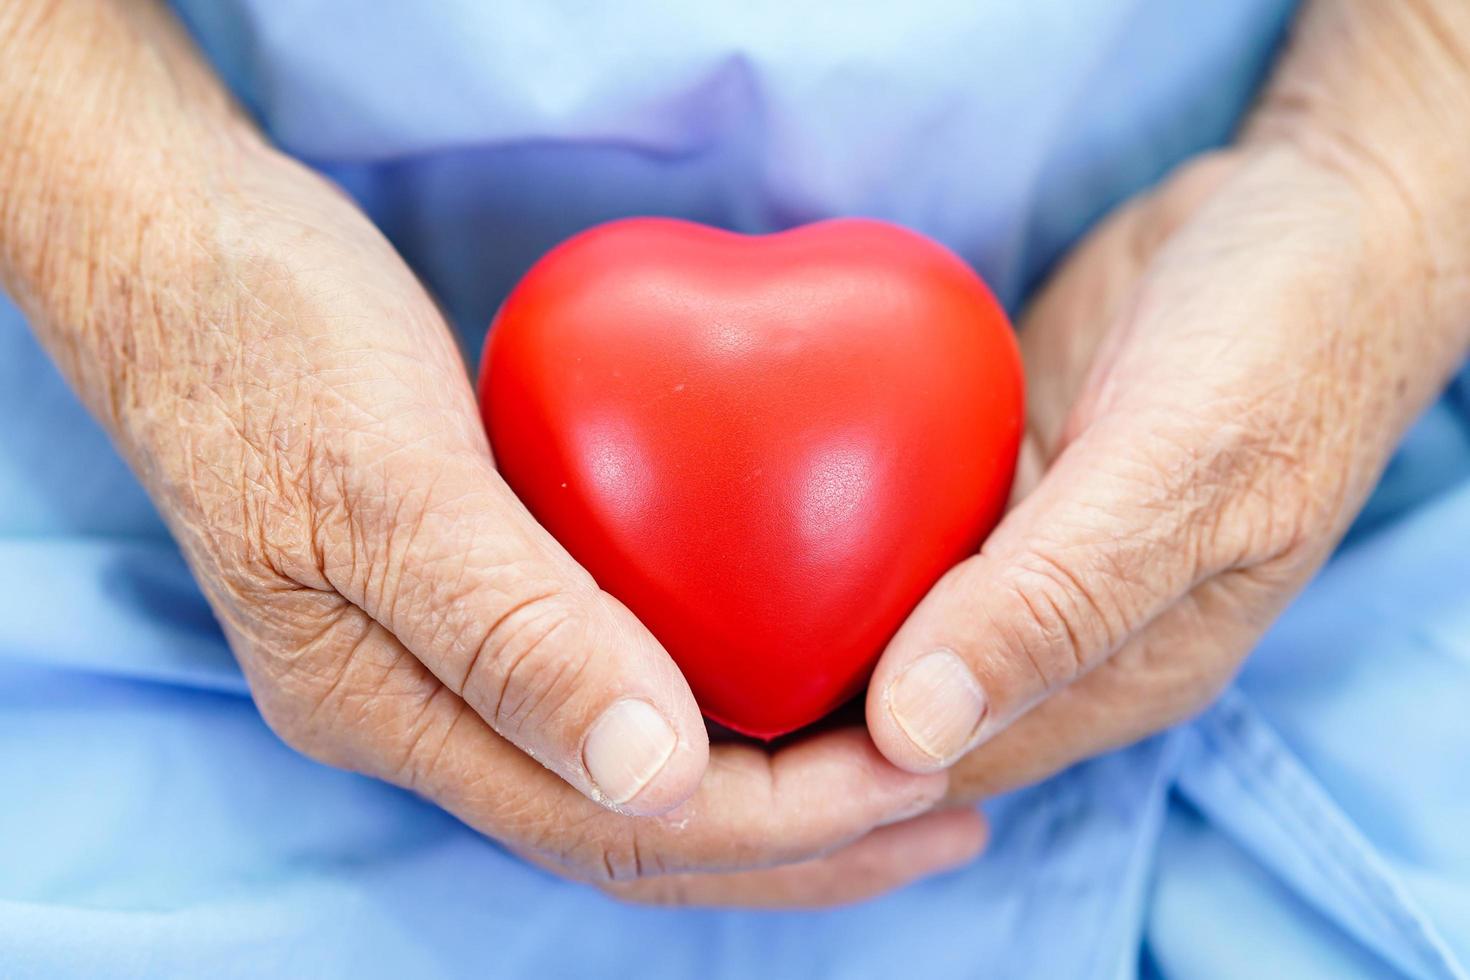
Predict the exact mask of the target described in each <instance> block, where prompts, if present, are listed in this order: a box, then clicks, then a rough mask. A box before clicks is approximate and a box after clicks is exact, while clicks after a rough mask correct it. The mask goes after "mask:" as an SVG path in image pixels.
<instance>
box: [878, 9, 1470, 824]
mask: <svg viewBox="0 0 1470 980" xmlns="http://www.w3.org/2000/svg"><path fill="white" fill-rule="evenodd" d="M1411 8H1416V9H1411ZM1300 31H1301V34H1302V37H1301V39H1300V40H1299V41H1298V44H1297V47H1296V49H1295V50H1294V51H1293V52H1292V55H1291V56H1290V57H1289V58H1288V61H1287V64H1286V66H1285V68H1284V69H1283V70H1282V71H1281V72H1280V74H1279V75H1278V78H1277V79H1276V80H1275V82H1274V84H1273V86H1272V88H1271V90H1270V92H1269V93H1268V96H1267V98H1266V100H1265V101H1264V103H1263V104H1262V105H1261V106H1260V107H1259V108H1258V109H1257V110H1256V112H1255V114H1254V115H1253V117H1252V119H1251V121H1250V125H1249V127H1248V128H1247V130H1246V132H1245V133H1244V134H1243V135H1242V137H1241V139H1240V141H1239V143H1238V144H1237V145H1236V146H1235V147H1233V148H1232V149H1230V150H1228V151H1225V152H1222V153H1218V154H1215V155H1210V156H1206V157H1204V158H1201V159H1199V160H1196V161H1194V162H1192V163H1190V164H1188V165H1186V166H1184V167H1182V168H1181V169H1180V170H1179V171H1178V172H1176V173H1175V174H1173V175H1171V176H1170V177H1169V178H1168V179H1167V180H1166V181H1165V182H1164V183H1163V184H1162V185H1161V186H1160V187H1159V188H1157V189H1156V190H1154V191H1152V192H1150V193H1148V194H1145V195H1143V196H1142V197H1140V198H1139V199H1138V200H1135V201H1133V202H1131V203H1130V204H1128V205H1127V206H1125V207H1123V208H1121V209H1120V210H1119V211H1118V212H1116V213H1115V214H1114V215H1113V216H1112V217H1111V218H1110V219H1109V220H1108V221H1106V222H1104V223H1103V224H1102V225H1101V226H1100V227H1099V228H1098V229H1097V230H1096V231H1094V232H1093V233H1092V234H1091V235H1090V236H1089V237H1088V238H1087V240H1085V241H1084V242H1083V243H1082V244H1081V245H1080V246H1079V247H1078V248H1077V249H1076V250H1075V251H1074V252H1073V253H1072V255H1071V256H1069V258H1068V259H1067V261H1066V262H1064V263H1063V265H1062V267H1061V268H1060V269H1059V271H1058V272H1057V274H1056V275H1055V276H1054V277H1053V279H1052V281H1051V282H1050V283H1049V284H1048V285H1047V286H1046V288H1045V289H1044V290H1043V291H1042V292H1041V294H1040V295H1039V296H1038V297H1037V299H1036V300H1035V302H1034V303H1033V304H1032V306H1031V308H1030V309H1029V311H1028V314H1027V316H1026V317H1025V318H1024V321H1023V323H1022V326H1021V340H1022V347H1023V352H1024V357H1025V362H1026V365H1027V380H1028V392H1029V399H1030V404H1029V406H1028V415H1029V418H1028V435H1027V439H1026V442H1025V446H1024V449H1023V457H1022V466H1021V471H1020V474H1019V477H1018V485H1017V487H1016V490H1015V493H1014V495H1013V504H1014V507H1013V509H1012V510H1011V511H1010V513H1009V514H1008V515H1007V517H1006V519H1005V520H1004V521H1003V522H1002V524H1001V526H1000V527H999V528H997V530H996V531H995V532H994V533H993V534H992V536H991V537H990V539H989V540H988V541H987V542H986V543H985V545H984V547H983V548H982V551H981V554H980V555H979V556H977V557H976V558H973V559H971V560H969V561H967V562H965V563H962V564H961V565H960V566H958V567H957V568H955V569H954V570H953V571H951V572H950V574H949V575H947V576H946V577H945V579H944V580H943V581H941V582H940V583H939V584H938V585H937V586H936V587H935V589H934V590H933V592H932V593H931V594H930V595H929V596H928V597H927V598H926V599H925V600H924V601H923V603H921V604H920V606H919V608H918V609H917V610H916V611H915V612H914V614H913V615H912V617H911V618H910V620H909V621H908V623H906V624H905V626H904V627H903V628H902V630H901V631H900V632H899V634H898V636H897V637H895V639H894V641H893V642H892V644H891V645H890V647H889V649H888V651H887V652H886V653H885V655H884V658H883V660H882V661H881V663H880V665H879V667H878V669H877V671H876V673H875V675H874V679H873V682H872V685H871V686H870V688H869V696H868V722H869V727H870V729H871V730H872V732H873V735H874V739H875V741H876V742H877V743H878V745H879V747H880V748H881V749H882V751H883V752H884V753H885V755H887V756H888V757H889V758H890V759H892V760H893V761H894V762H896V763H898V764H899V765H902V766H904V767H905V768H908V769H911V770H913V771H933V770H935V769H938V768H940V767H943V766H945V765H948V764H951V763H955V768H954V770H953V776H954V780H953V783H952V793H953V796H954V798H955V799H976V798H983V797H985V796H987V795H991V794H994V793H997V792H1000V791H1003V790H1006V789H1009V788H1014V787H1016V786H1019V785H1023V784H1026V783H1029V782H1032V781H1035V780H1037V779H1040V778H1042V777H1044V776H1047V775H1049V774H1051V773H1053V772H1056V771H1057V770H1059V769H1061V768H1063V767H1064V766H1066V765H1068V764H1070V763H1072V762H1075V761H1077V760H1079V759H1084V758H1088V757H1090V756H1093V755H1096V754H1098V753H1100V752H1103V751H1106V750H1108V749H1111V748H1115V747H1118V746H1121V745H1126V744H1128V743H1130V742H1133V741H1135V740H1137V739H1139V738H1141V737H1143V736H1146V735H1149V734H1152V733H1154V732H1156V731H1158V730H1160V729H1161V728H1164V727H1166V726H1168V725H1170V724H1173V723H1175V722H1178V721H1180V720H1182V719H1184V718H1187V717H1189V716H1190V715H1192V714H1194V713H1196V712H1198V711H1199V710H1200V709H1201V708H1203V707H1204V706H1205V705H1206V704H1208V702H1209V701H1210V700H1211V699H1212V698H1213V697H1214V696H1215V695H1216V694H1217V693H1218V692H1219V691H1220V690H1221V689H1222V687H1223V686H1224V685H1225V684H1226V683H1228V681H1229V680H1230V678H1231V677H1232V676H1233V675H1234V673H1235V672H1236V670H1237V669H1238V668H1239V666H1240V663H1241V661H1242V660H1243V659H1244V657H1245V656H1246V654H1247V653H1248V652H1249V651H1250V649H1251V647H1252V646H1253V645H1254V644H1255V642H1256V641H1257V640H1258V639H1259V637H1260V635H1261V633H1262V632H1263V631H1264V630H1265V628H1266V627H1267V626H1268V625H1269V624H1270V623H1271V621H1272V620H1273V619H1274V618H1275V617H1276V616H1277V615H1278V614H1279V613H1280V611H1281V610H1282V608H1283V607H1284V606H1285V605H1286V603H1287V602H1289V601H1290V599H1291V598H1292V596H1294V595H1295V594H1296V593H1297V592H1298V591H1299V590H1300V589H1301V588H1302V586H1303V585H1304V584H1305V583H1306V581H1307V580H1308V579H1309V577H1310V576H1311V575H1312V574H1313V572H1315V571H1316V570H1317V568H1318V567H1319V566H1320V565H1321V564H1322V562H1323V561H1324V560H1325V559H1326V557H1327V556H1328V554H1329V553H1330V552H1331V550H1332V548H1333V547H1334V546H1335V545H1336V543H1337V542H1338V541H1339V540H1340V538H1341V536H1342V534H1343V533H1344V532H1345V530H1346V529H1347V527H1348V525H1349V524H1350V523H1351V521H1352V519H1353V517H1354V516H1355V515H1356V514H1357V513H1358V511H1359V509H1360V508H1361V507H1362V504H1363V502H1364V501H1365V499H1366V497H1367V495H1368V493H1369V491H1370V490H1371V489H1372V486H1373V484H1374V482H1375V481H1376V480H1377V478H1378V476H1379V475H1380V474H1381V472H1382V470H1383V468H1384V466H1385V464H1386V463H1387V460H1388V458H1389V456H1390V455H1391V453H1392V451H1393V448H1394V446H1395V444H1396V443H1397V441H1398V439H1399V438H1400V437H1401V435H1402V433H1403V431H1404V430H1405V429H1406V428H1407V426H1408V425H1409V423H1410V422H1411V421H1412V420H1413V419H1414V418H1415V417H1416V416H1417V414H1418V413H1419V412H1420V411H1422V410H1423V409H1424V408H1425V407H1426V405H1427V404H1428V403H1429V402H1430V400H1432V399H1433V398H1434V397H1435V396H1436V395H1437V394H1438V393H1439V392H1440V390H1441V389H1442V387H1443V385H1444V384H1445V382H1446V381H1447V380H1448V378H1449V377H1450V376H1451V375H1452V374H1453V373H1454V372H1455V371H1456V370H1457V369H1458V368H1459V366H1460V365H1461V364H1462V363H1463V362H1464V359H1465V357H1466V352H1467V342H1470V235H1467V234H1466V232H1465V228H1464V221H1463V218H1462V217H1461V216H1463V214H1465V213H1466V212H1465V206H1466V203H1467V202H1470V178H1467V177H1466V176H1465V174H1466V171H1465V170H1464V168H1463V166H1462V165H1461V164H1459V163H1457V162H1456V161H1464V160H1470V132H1467V131H1466V128H1465V126H1464V123H1463V120H1464V119H1465V118H1470V116H1467V115H1466V112H1467V111H1470V8H1465V7H1464V6H1463V5H1434V4H1427V3H1426V4H1419V5H1405V6H1403V7H1397V6H1395V7H1388V6H1382V5H1379V6H1374V5H1368V4H1352V3H1336V4H1332V3H1324V4H1318V5H1317V6H1315V7H1313V8H1312V9H1311V10H1310V11H1309V14H1308V16H1307V19H1306V22H1305V23H1304V24H1302V25H1301V27H1300ZM1355 54H1356V55H1358V57H1357V58H1356V59H1355V58H1354V57H1353V56H1354V55H1355ZM1406 68H1407V69H1409V70H1407V71H1406V70H1405V69H1406ZM1427 119H1434V120H1436V123H1435V124H1434V125H1432V126H1430V125H1426V124H1425V120H1427ZM1441 122H1442V125H1441ZM1426 134H1432V137H1431V138H1432V139H1433V140H1434V141H1435V145H1434V146H1433V147H1431V146H1430V145H1428V144H1427V143H1426V141H1425V136H1426ZM933 650H947V651H952V652H953V653H954V654H956V655H957V656H958V657H959V658H960V660H962V661H963V662H964V663H965V665H966V666H967V667H968V668H969V670H970V671H971V672H972V675H973V677H974V678H975V679H976V681H977V683H978V687H979V688H980V689H981V690H982V691H983V698H984V709H983V712H982V714H981V716H980V718H979V720H978V723H976V724H974V725H972V726H970V727H969V728H968V730H967V731H957V732H956V738H955V741H954V743H953V744H952V745H950V746H949V751H947V752H940V753H934V752H932V751H931V752H926V751H924V750H923V747H921V746H920V745H918V744H917V743H916V742H915V741H914V740H912V739H911V738H909V737H908V736H907V735H906V734H905V729H904V728H903V726H902V725H900V724H899V723H897V720H896V718H895V715H894V707H893V702H891V700H890V698H889V697H887V696H886V695H887V692H888V691H889V685H890V684H891V683H893V681H894V679H895V678H896V677H898V676H900V675H901V674H902V672H903V670H904V668H905V667H906V666H908V665H910V664H912V663H913V662H914V661H915V659H916V658H918V657H920V656H922V655H923V654H925V653H928V652H929V651H933ZM967 720H968V719H967ZM977 746H978V747H977ZM956 760H958V762H957V763H956Z"/></svg>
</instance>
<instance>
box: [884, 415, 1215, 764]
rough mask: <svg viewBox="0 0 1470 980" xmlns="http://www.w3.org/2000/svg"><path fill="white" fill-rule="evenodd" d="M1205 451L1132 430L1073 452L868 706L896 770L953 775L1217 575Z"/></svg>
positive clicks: (1128, 426)
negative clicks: (979, 749)
mask: <svg viewBox="0 0 1470 980" xmlns="http://www.w3.org/2000/svg"><path fill="white" fill-rule="evenodd" d="M1207 438H1208V437H1206V439H1207ZM1197 442H1198V437H1197V436H1195V435H1190V436H1185V435H1183V434H1179V433H1175V432H1172V431H1170V429H1169V428H1168V426H1167V424H1165V423H1163V422H1156V421H1154V420H1152V419H1148V418H1146V417H1145V418H1137V417H1129V416H1126V415H1125V416H1124V417H1123V419H1122V424H1115V423H1114V422H1112V421H1111V420H1110V421H1105V422H1103V423H1099V424H1097V425H1095V426H1094V427H1093V428H1091V429H1089V430H1088V431H1087V432H1085V433H1084V434H1083V435H1082V436H1081V437H1079V438H1078V439H1077V441H1075V442H1074V443H1072V445H1070V446H1069V447H1068V448H1067V449H1066V450H1065V451H1064V452H1063V454H1062V455H1061V456H1060V457H1059V458H1058V459H1057V461H1056V462H1055V463H1054V464H1053V466H1052V468H1051V469H1050V471H1049V472H1048V473H1047V475H1046V477H1045V478H1044V479H1043V480H1042V481H1041V482H1040V484H1039V485H1038V486H1037V488H1036V489H1035V490H1034V491H1033V492H1032V493H1031V494H1030V495H1029V496H1028V497H1027V498H1026V499H1024V500H1023V501H1021V502H1020V503H1019V504H1018V505H1017V506H1016V507H1015V508H1014V509H1013V510H1012V511H1011V512H1010V513H1009V514H1008V515H1007V516H1006V518H1005V519H1004V520H1003V521H1002V523H1001V525H1000V526H999V527H998V528H997V529H996V531H995V533H994V534H993V535H992V536H991V538H990V540H989V541H987V542H986V545H985V548H984V549H983V550H982V552H981V553H980V554H979V555H977V556H976V557H974V558H971V559H969V560H967V561H965V562H963V563H961V564H960V565H959V566H957V567H956V568H954V569H952V570H951V571H950V572H949V573H948V574H946V575H945V577H944V578H943V579H941V580H940V582H939V583H938V584H937V585H936V586H935V587H934V589H933V590H932V591H931V592H930V594H929V595H928V596H926V597H925V599H924V600H923V601H922V602H921V603H920V604H919V606H918V607H917V608H916V609H915V610H914V612H913V613H912V614H911V616H910V617H909V619H908V621H907V622H906V623H905V624H904V625H903V627H902V628H900V630H899V632H898V633H897V635H896V636H895V637H894V638H893V640H892V641H891V642H890V644H889V646H888V649H887V650H886V651H885V652H884V654H883V657H882V659H881V660H880V662H879V664H878V666H877V668H876V670H875V672H874V675H873V680H872V682H871V684H870V686H869V689H868V699H867V719H868V726H869V729H870V731H871V732H872V735H873V739H874V741H875V742H876V743H877V745H878V747H879V748H880V749H881V750H882V752H883V753H884V755H886V756H887V757H888V758H889V759H890V760H892V761H893V762H894V763H895V764H896V765H899V766H902V767H903V768H905V769H909V770H911V771H915V772H923V771H932V770H935V769H938V768H942V767H943V766H946V765H949V764H950V763H952V762H954V761H955V760H956V759H958V758H959V757H960V756H962V755H963V754H964V753H966V752H967V751H969V750H970V749H971V748H973V747H974V746H975V745H977V744H979V743H980V742H982V741H984V740H985V739H987V738H990V737H993V736H994V735H995V734H996V733H998V732H999V731H1001V730H1003V729H1004V728H1005V727H1006V726H1007V725H1008V724H1010V723H1011V721H1013V720H1014V719H1015V718H1016V717H1018V716H1019V715H1020V714H1021V713H1022V712H1024V711H1025V710H1027V709H1028V708H1029V707H1030V706H1031V705H1033V704H1035V703H1036V702H1037V701H1039V700H1040V699H1041V698H1043V697H1045V696H1046V695H1047V694H1048V693H1050V692H1052V691H1055V690H1057V689H1059V688H1061V687H1064V686H1065V685H1067V684H1069V683H1071V682H1072V681H1073V680H1075V679H1076V678H1077V677H1079V676H1081V675H1082V674H1085V673H1086V672H1087V671H1088V670H1090V669H1092V668H1093V667H1095V666H1096V665H1097V664H1098V663H1100V662H1102V661H1103V660H1104V659H1106V658H1107V657H1108V656H1109V655H1110V654H1111V653H1112V652H1113V651H1114V650H1115V649H1116V648H1117V647H1118V646H1119V645H1120V644H1121V643H1122V642H1123V641H1124V640H1125V639H1126V638H1127V637H1128V636H1130V635H1131V634H1132V633H1134V632H1135V631H1136V630H1138V629H1139V628H1141V627H1142V626H1144V625H1145V624H1147V623H1148V622H1149V621H1150V620H1152V619H1153V618H1154V617H1155V616H1156V615H1158V613H1160V612H1161V611H1162V610H1163V609H1165V608H1167V607H1168V606H1169V605H1170V604H1172V603H1173V602H1174V601H1175V600H1176V599H1178V598H1179V597H1180V596H1182V595H1184V594H1185V593H1187V592H1188V591H1189V590H1190V589H1192V588H1193V587H1194V586H1195V584H1197V583H1198V582H1199V581H1201V580H1202V579H1203V578H1204V577H1206V576H1207V575H1208V574H1212V573H1213V572H1215V571H1218V570H1219V569H1218V568H1217V567H1215V566H1214V565H1213V564H1212V560H1213V553H1212V552H1211V553H1209V554H1206V548H1205V542H1204V541H1203V540H1202V535H1203V534H1204V533H1206V532H1207V530H1208V528H1210V527H1212V526H1213V525H1214V521H1213V520H1212V514H1214V513H1215V511H1216V509H1217V508H1218V507H1219V506H1220V505H1221V499H1222V496H1221V494H1219V493H1218V492H1216V488H1215V487H1213V486H1212V484H1211V483H1210V481H1208V480H1206V479H1200V478H1198V477H1196V476H1195V475H1194V471H1193V468H1194V467H1195V465H1196V464H1197V463H1198V461H1199V456H1198V454H1196V453H1194V452H1192V451H1189V450H1185V449H1184V448H1182V447H1184V446H1188V445H1192V444H1197ZM1160 474H1163V477H1162V478H1161V477H1160Z"/></svg>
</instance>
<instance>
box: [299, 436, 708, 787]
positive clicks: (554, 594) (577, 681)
mask: <svg viewBox="0 0 1470 980" xmlns="http://www.w3.org/2000/svg"><path fill="white" fill-rule="evenodd" d="M388 444H389V445H393V444H397V445H402V442H401V440H400V441H399V442H397V443H394V442H392V441H391V440H389V441H388ZM373 457H374V454H373V453H371V452H365V451H358V452H356V453H354V462H353V465H352V466H350V467H348V468H346V469H345V470H344V472H343V473H342V474H341V476H340V479H341V480H343V481H344V483H345V486H344V488H343V490H342V499H343V509H344V510H345V511H346V515H347V516H346V518H345V520H344V523H345V524H347V525H349V526H348V528H347V530H346V531H345V532H344V533H345V535H346V537H345V540H346V542H347V543H346V544H345V546H344V545H338V546H337V547H336V548H335V550H332V551H331V552H330V553H329V554H327V555H325V556H324V564H325V566H326V567H327V569H328V571H327V573H326V575H325V577H326V579H327V580H328V582H329V583H330V584H331V585H332V586H333V587H335V588H336V589H337V590H338V591H339V592H341V593H342V594H343V595H344V596H346V597H347V598H348V599H350V600H351V601H353V602H355V603H357V604H359V605H360V606H361V607H362V608H363V609H364V610H365V611H367V612H368V613H369V614H370V615H371V616H372V617H373V618H374V619H376V620H377V621H378V622H380V623H382V624H383V625H384V626H385V627H387V628H388V629H389V630H390V631H391V632H392V633H393V634H394V635H396V636H397V637H398V638H399V639H400V640H402V642H403V643H404V645H405V646H406V647H407V648H408V649H409V650H410V651H411V652H412V653H413V654H414V655H415V656H416V657H418V659H419V660H421V661H422V662H423V663H424V664H425V665H426V666H427V667H428V668H429V669H430V670H431V671H432V672H433V673H434V675H435V676H436V677H438V678H439V679H440V680H441V681H442V682H443V683H444V685H445V686H446V687H448V688H449V690H450V691H451V692H453V693H454V694H456V695H458V696H460V697H462V698H463V699H464V701H465V702H467V703H468V704H469V705H470V706H471V707H472V708H473V709H474V710H475V711H476V712H477V713H478V714H479V715H480V717H482V718H483V719H484V720H485V721H486V722H487V723H488V724H489V725H490V726H491V727H492V728H494V729H495V731H497V732H499V733H500V734H501V735H503V736H504V737H505V738H507V739H509V740H510V741H512V742H513V743H515V744H516V745H517V746H519V747H520V748H521V749H522V750H524V751H525V752H526V753H527V754H528V755H530V756H531V757H532V758H534V759H536V760H537V761H538V762H539V763H541V764H542V765H544V766H546V767H547V768H549V769H551V770H552V771H554V772H555V773H557V775H559V776H561V777H562V778H563V779H565V780H566V781H567V782H568V783H570V784H571V785H572V786H574V787H576V788H577V789H578V790H579V791H581V792H582V793H583V794H584V795H586V796H587V797H589V798H590V799H593V800H595V801H597V802H598V803H600V804H602V805H604V806H608V807H610V808H614V809H617V810H620V811H622V812H626V813H633V814H648V813H658V812H662V811H665V810H667V809H669V808H670V807H672V806H674V805H676V804H677V803H679V802H680V801H682V800H684V799H686V798H688V796H689V795H690V794H691V793H692V792H694V789H695V787H696V786H697V785H698V783H699V779H700V776H701V774H702V773H703V771H704V767H705V764H706V761H707V758H708V739H707V735H706V732H705V728H704V723H703V721H702V719H701V718H700V714H699V709H698V707H697V705H696V704H695V702H694V697H693V695H692V694H691V693H690V690H689V686H688V684H687V683H686V682H685V681H684V678H683V675H682V674H681V673H680V672H679V670H678V668H677V667H676V666H675V665H674V663H673V661H672V660H671V659H670V658H669V656H668V654H667V653H666V652H665V651H664V649H663V648H662V647H661V646H660V645H659V643H658V642H657V641H656V640H655V639H654V638H653V636H652V635H650V634H649V633H648V631H647V630H646V629H644V628H643V626H642V625H641V624H640V623H639V622H638V621H637V620H636V619H635V618H634V617H633V616H632V615H631V614H630V613H629V612H628V611H627V609H626V608H624V607H623V606H622V605H621V604H620V603H618V602H617V601H616V600H614V599H612V598H611V597H610V596H608V595H607V594H606V593H603V592H601V591H600V590H599V589H598V588H597V586H596V584H595V583H594V582H593V581H592V580H591V578H590V577H589V576H588V575H587V574H586V573H585V572H584V571H582V569H581V568H579V567H578V566H577V565H576V563H575V562H573V561H572V560H571V558H570V557H568V556H567V554H566V553H565V551H563V550H562V549H561V548H560V546H559V545H557V544H556V542H555V541H553V540H552V539H551V537H550V536H549V535H547V534H546V533H545V532H544V531H543V530H541V528H539V527H538V526H536V524H535V523H534V521H532V520H531V518H530V516H529V515H528V514H527V513H526V511H525V510H524V508H522V507H521V505H520V504H519V502H518V501H516V499H515V497H514V495H513V494H512V493H511V491H510V490H509V489H508V488H507V487H506V486H505V484H504V483H503V481H501V479H500V477H499V475H498V474H497V473H496V472H495V470H494V467H493V465H492V464H491V462H490V458H489V455H488V454H487V453H486V452H484V451H483V447H471V448H469V449H460V450H458V451H454V450H452V449H446V447H443V446H439V445H437V444H431V445H424V446H414V445H412V444H410V447H409V448H408V449H402V448H400V449H397V450H392V451H390V455H389V458H388V459H387V461H380V462H379V463H377V464H375V465H372V466H367V465H365V464H364V463H363V461H364V460H365V459H368V458H373Z"/></svg>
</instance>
